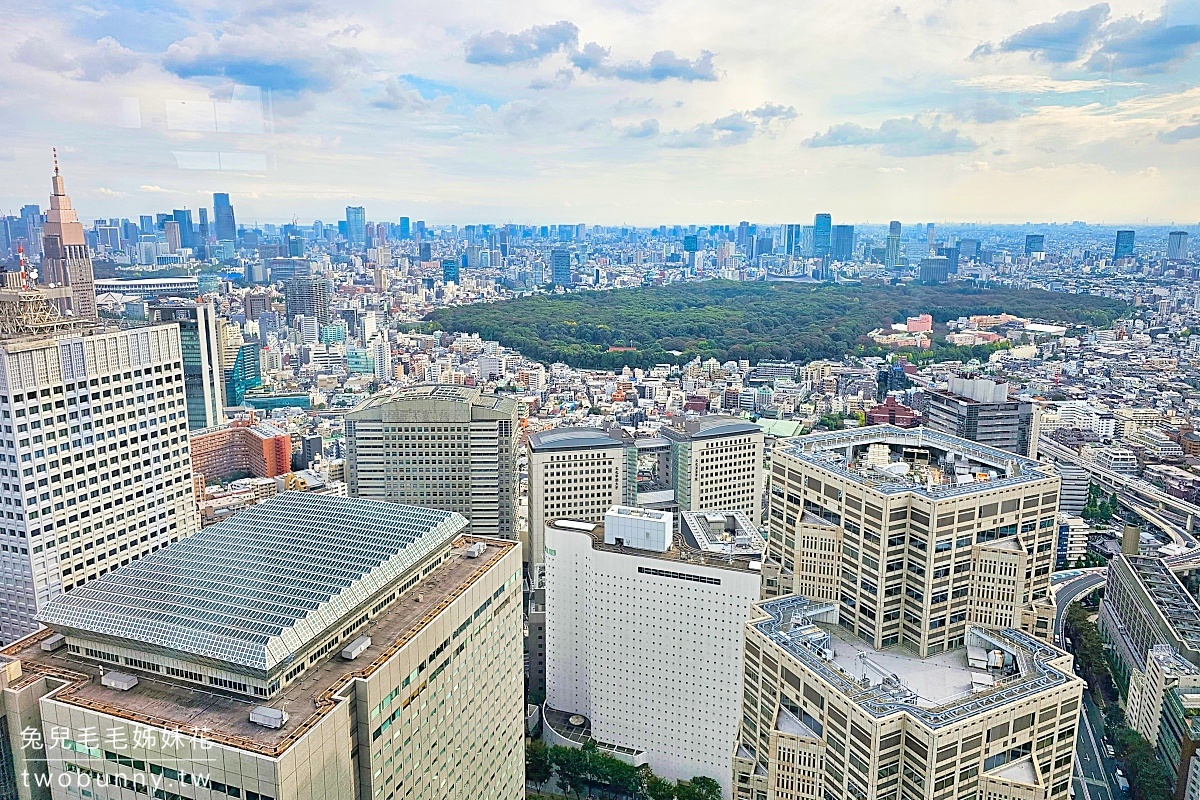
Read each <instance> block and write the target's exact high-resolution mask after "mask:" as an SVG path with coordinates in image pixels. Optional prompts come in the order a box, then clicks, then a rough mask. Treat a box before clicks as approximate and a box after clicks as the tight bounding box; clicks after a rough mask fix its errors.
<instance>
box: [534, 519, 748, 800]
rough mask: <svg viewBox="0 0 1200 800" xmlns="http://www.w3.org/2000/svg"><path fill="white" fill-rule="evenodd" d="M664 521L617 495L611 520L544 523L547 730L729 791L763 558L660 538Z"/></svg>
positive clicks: (556, 738) (556, 740)
mask: <svg viewBox="0 0 1200 800" xmlns="http://www.w3.org/2000/svg"><path fill="white" fill-rule="evenodd" d="M664 523H665V524H666V525H668V526H672V525H673V520H672V515H671V514H670V513H668V512H663V511H651V510H649V509H635V508H621V507H615V508H613V509H611V510H610V512H609V513H608V514H607V515H605V521H604V523H603V524H595V523H591V522H580V521H573V520H556V521H553V522H551V523H549V524H547V526H546V549H545V553H546V565H545V566H546V574H545V580H546V620H547V621H546V628H547V636H546V648H547V675H546V707H545V723H546V724H545V728H544V730H545V737H546V739H547V740H548V741H549V742H551V743H553V744H559V745H566V746H574V747H579V746H581V745H582V744H583V743H584V742H586V741H587V740H588V739H589V738H590V739H592V740H594V741H595V742H596V743H597V745H598V746H599V747H600V749H601V750H603V751H605V752H608V753H610V754H613V755H615V756H617V757H618V758H621V759H623V760H625V761H627V762H629V763H632V764H635V765H639V766H640V765H642V764H648V765H649V766H650V768H651V769H653V770H654V772H655V773H656V774H657V775H659V776H661V777H664V778H667V779H669V780H679V779H690V778H693V777H696V776H707V777H710V778H712V779H713V780H716V781H718V782H719V783H720V784H721V786H722V788H723V793H724V796H726V797H729V796H730V795H731V793H732V787H731V776H732V768H733V755H734V750H735V743H736V737H737V731H738V726H739V724H740V720H741V717H742V713H741V703H742V701H741V698H742V682H741V674H742V641H743V628H744V625H745V623H746V621H747V620H748V619H749V615H750V608H751V604H752V603H754V602H755V600H756V599H757V598H758V596H759V592H760V588H761V577H762V576H761V573H760V571H759V568H758V564H759V562H758V561H757V560H756V559H755V560H750V559H748V558H739V557H736V556H735V557H732V558H726V557H719V558H718V557H709V556H706V555H705V553H704V551H703V550H700V549H698V548H694V547H691V546H689V545H688V544H687V543H686V541H685V539H684V537H683V536H677V537H675V538H674V541H670V540H669V539H668V540H667V541H664V538H667V537H665V536H664V534H663V530H664V527H663V526H664ZM639 525H640V526H641V530H638V528H639ZM618 539H620V540H621V541H620V542H618V541H617V540H618ZM635 542H636V543H641V544H643V545H644V546H645V547H648V548H651V547H652V548H655V549H639V548H636V547H633V546H631V544H632V543H635ZM660 547H661V549H659V548H660Z"/></svg>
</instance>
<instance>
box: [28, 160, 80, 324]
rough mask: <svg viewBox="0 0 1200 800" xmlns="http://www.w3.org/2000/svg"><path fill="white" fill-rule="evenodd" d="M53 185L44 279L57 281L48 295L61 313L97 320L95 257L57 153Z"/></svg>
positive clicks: (45, 233)
mask: <svg viewBox="0 0 1200 800" xmlns="http://www.w3.org/2000/svg"><path fill="white" fill-rule="evenodd" d="M50 187H51V189H50V208H49V209H48V210H47V211H46V221H45V225H44V227H43V228H42V264H41V275H40V279H41V283H42V284H43V285H48V284H54V286H53V288H49V289H47V290H46V291H47V297H49V298H51V299H53V301H54V303H55V305H57V306H58V310H59V312H60V313H61V314H63V315H64V316H71V317H75V318H76V319H79V320H94V319H96V287H95V276H94V274H93V272H92V257H91V255H90V254H89V253H88V246H87V239H86V238H85V237H84V234H83V224H82V223H80V221H79V216H78V215H77V214H76V213H75V209H74V208H73V207H72V206H71V198H70V197H69V196H68V195H67V190H66V188H65V186H64V184H63V179H62V175H60V174H59V173H58V157H57V156H55V159H54V177H53V178H51V179H50ZM31 241H32V237H31Z"/></svg>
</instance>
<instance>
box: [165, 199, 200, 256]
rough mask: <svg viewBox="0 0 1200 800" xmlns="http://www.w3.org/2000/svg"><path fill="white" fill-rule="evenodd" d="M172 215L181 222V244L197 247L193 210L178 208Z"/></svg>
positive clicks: (182, 245)
mask: <svg viewBox="0 0 1200 800" xmlns="http://www.w3.org/2000/svg"><path fill="white" fill-rule="evenodd" d="M171 216H172V217H174V219H175V221H176V222H177V223H179V246H180V247H188V248H191V249H193V250H194V249H196V229H195V228H194V227H193V226H192V211H191V209H188V208H177V209H175V210H174V211H172V212H171Z"/></svg>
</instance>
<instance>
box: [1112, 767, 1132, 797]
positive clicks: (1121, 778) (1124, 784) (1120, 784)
mask: <svg viewBox="0 0 1200 800" xmlns="http://www.w3.org/2000/svg"><path fill="white" fill-rule="evenodd" d="M1113 777H1114V778H1116V779H1117V788H1118V789H1120V790H1121V791H1122V792H1124V793H1125V794H1129V781H1127V780H1125V773H1124V772H1121V768H1120V767H1118V768H1117V771H1116V772H1114V773H1113Z"/></svg>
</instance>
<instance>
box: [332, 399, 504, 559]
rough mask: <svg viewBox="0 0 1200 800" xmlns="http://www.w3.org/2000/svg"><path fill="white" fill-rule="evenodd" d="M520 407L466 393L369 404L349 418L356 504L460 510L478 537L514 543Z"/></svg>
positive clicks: (351, 479)
mask: <svg viewBox="0 0 1200 800" xmlns="http://www.w3.org/2000/svg"><path fill="white" fill-rule="evenodd" d="M518 436H519V431H518V426H517V403H516V401H515V400H514V399H512V398H511V397H497V396H496V395H493V394H484V393H483V392H481V391H480V390H479V389H474V388H470V387H464V386H451V385H448V384H443V385H424V386H412V387H407V388H403V389H397V390H396V391H394V392H392V393H390V394H382V395H377V396H375V397H372V398H371V399H369V400H367V401H366V402H364V403H363V404H361V405H360V406H358V407H357V408H355V409H354V410H353V411H351V412H349V413H348V414H346V448H347V456H346V458H347V466H348V473H349V475H348V478H349V480H348V482H349V484H350V495H351V496H352V497H366V498H371V499H374V500H388V501H391V502H394V503H411V504H413V505H418V506H424V507H426V508H440V509H443V510H446V511H456V512H458V513H460V514H462V515H463V516H464V517H466V518H467V519H468V520H469V521H470V524H471V528H470V529H471V532H472V533H473V534H476V535H487V536H500V537H503V538H505V539H514V538H516V535H517V533H516V531H517V528H516V516H517V499H518V479H517V441H518Z"/></svg>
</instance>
